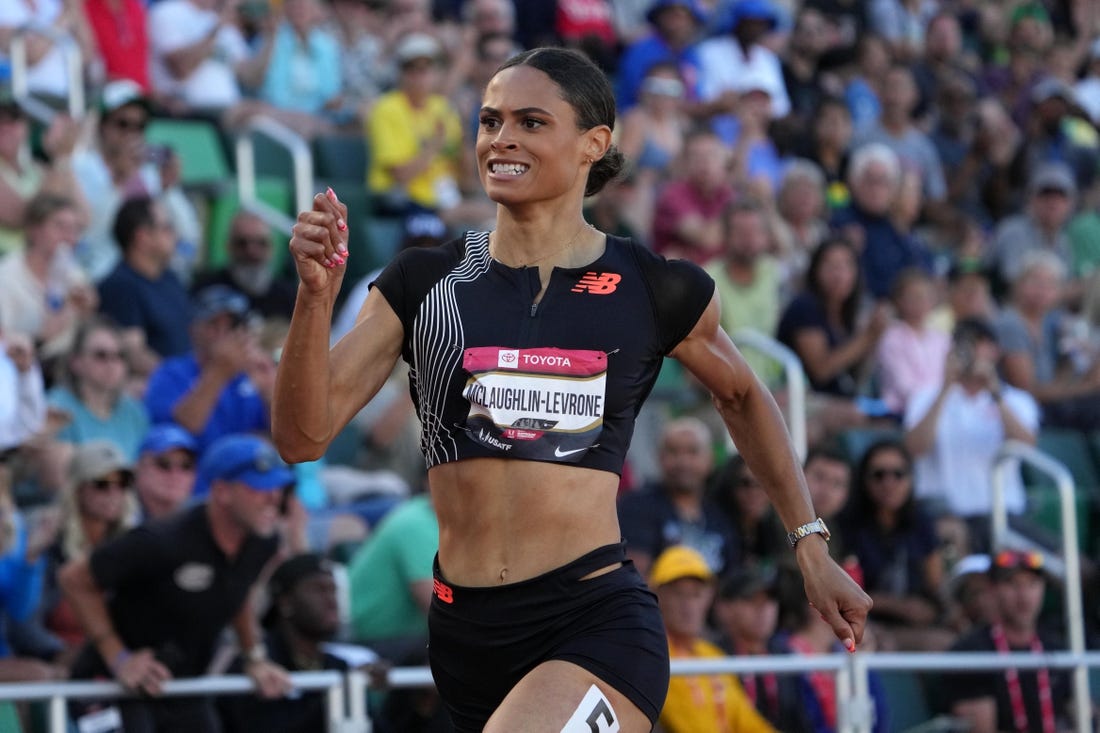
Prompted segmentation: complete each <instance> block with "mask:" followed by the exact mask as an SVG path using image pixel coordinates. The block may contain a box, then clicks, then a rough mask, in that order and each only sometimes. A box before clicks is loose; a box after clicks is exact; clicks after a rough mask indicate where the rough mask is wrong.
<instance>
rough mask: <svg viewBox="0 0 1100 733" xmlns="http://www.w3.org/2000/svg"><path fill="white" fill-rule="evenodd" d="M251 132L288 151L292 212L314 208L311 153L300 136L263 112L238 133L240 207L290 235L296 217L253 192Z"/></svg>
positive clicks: (253, 153) (254, 165)
mask: <svg viewBox="0 0 1100 733" xmlns="http://www.w3.org/2000/svg"><path fill="white" fill-rule="evenodd" d="M253 135H262V136H264V137H266V138H268V139H270V140H272V141H274V142H275V143H277V144H278V145H280V146H281V147H283V148H286V150H287V152H288V153H289V154H290V160H291V166H292V178H293V181H292V186H293V189H292V190H293V198H292V200H293V203H294V210H295V211H305V210H307V209H310V208H312V207H313V193H314V192H313V152H312V151H311V150H310V148H309V143H308V142H306V139H305V138H303V137H302V136H301V135H299V134H298V133H296V132H294V130H292V129H290V128H289V127H287V126H286V125H284V124H282V123H280V122H278V121H276V120H274V119H272V118H270V117H264V116H262V115H260V116H256V117H253V118H252V119H250V120H249V121H248V122H247V123H246V125H245V128H244V129H243V130H242V131H241V132H240V134H238V135H237V141H236V147H235V153H236V163H237V191H238V193H239V195H240V201H241V207H242V208H244V209H247V210H249V211H251V212H252V213H254V214H256V215H257V216H259V217H260V218H261V219H263V220H264V221H265V222H266V223H267V224H268V226H271V227H274V228H276V229H278V230H280V231H281V232H283V233H284V234H290V230H291V228H292V227H293V226H294V222H295V220H296V218H295V217H292V216H289V215H287V214H286V212H283V211H280V210H279V209H277V208H275V207H274V206H271V205H270V204H268V203H267V202H266V201H263V200H261V199H260V197H259V195H258V194H257V192H256V148H255V144H254V143H253V140H252V137H253Z"/></svg>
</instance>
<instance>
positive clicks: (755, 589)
mask: <svg viewBox="0 0 1100 733" xmlns="http://www.w3.org/2000/svg"><path fill="white" fill-rule="evenodd" d="M776 580H777V578H776V574H775V570H774V569H773V568H770V567H767V566H762V565H759V564H753V565H745V566H743V567H739V568H734V569H733V570H731V571H730V572H728V573H726V574H725V575H723V576H722V579H721V581H719V585H718V597H719V598H722V599H725V600H727V601H736V600H744V599H746V598H752V597H753V596H755V595H756V594H757V593H760V592H766V593H767V594H768V595H770V596H772V597H773V598H774V597H775V594H776Z"/></svg>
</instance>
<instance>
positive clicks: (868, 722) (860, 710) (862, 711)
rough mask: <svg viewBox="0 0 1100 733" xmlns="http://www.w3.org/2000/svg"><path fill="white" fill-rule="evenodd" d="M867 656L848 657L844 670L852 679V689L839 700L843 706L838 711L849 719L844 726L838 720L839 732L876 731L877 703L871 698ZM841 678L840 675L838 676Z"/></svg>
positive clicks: (864, 654)
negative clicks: (841, 711)
mask: <svg viewBox="0 0 1100 733" xmlns="http://www.w3.org/2000/svg"><path fill="white" fill-rule="evenodd" d="M866 658H867V654H866V653H864V652H857V653H855V654H850V655H849V656H848V664H847V665H846V666H845V667H844V668H842V671H843V673H844V674H845V675H847V676H848V677H850V682H849V685H850V688H849V689H848V690H847V691H846V693H845V696H844V697H838V698H837V700H839V701H842V702H843V704H842V705H840V706H838V710H843V711H844V712H845V713H846V715H847V717H848V719H847V721H846V722H845V724H844V725H842V724H841V720H840V718H837V730H838V731H842V730H843V731H851V733H872V731H874V729H875V714H876V713H875V702H874V700H873V699H872V698H871V670H870V669H869V668H868V666H867V659H866ZM837 677H838V678H839V677H840V674H838V675H837ZM838 714H839V713H838Z"/></svg>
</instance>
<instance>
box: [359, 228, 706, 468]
mask: <svg viewBox="0 0 1100 733" xmlns="http://www.w3.org/2000/svg"><path fill="white" fill-rule="evenodd" d="M372 286H373V287H377V288H378V289H379V290H380V291H381V292H382V295H383V296H384V297H385V298H386V300H387V302H389V304H390V306H391V307H392V308H393V310H394V312H395V313H396V314H397V315H398V317H399V318H400V319H401V323H402V325H403V326H404V329H405V337H404V344H403V346H402V356H403V357H404V359H405V361H406V362H408V364H409V366H410V369H409V389H410V392H411V393H412V398H413V402H414V403H415V404H416V409H417V414H418V415H419V417H420V421H421V425H422V433H421V448H422V449H423V451H424V457H425V459H426V460H427V464H428V466H429V467H431V466H435V465H438V464H440V463H447V462H449V461H457V460H461V459H463V458H475V457H486V456H491V457H504V456H507V457H514V458H520V459H525V460H535V461H552V462H558V463H572V464H576V465H578V466H584V467H587V468H595V469H600V470H605V471H611V472H614V473H621V471H622V466H623V461H624V460H625V458H626V451H627V447H628V446H629V444H630V436H631V434H632V433H633V432H634V420H635V418H636V417H637V415H638V410H639V409H640V408H641V405H642V402H643V401H644V400H645V398H646V397H647V396H648V395H649V391H650V390H651V389H652V388H653V383H654V381H656V379H657V373H658V371H659V370H660V367H661V361H662V359H663V358H664V356H665V355H667V354H668V353H669V352H670V351H672V350H673V349H674V348H675V347H676V345H677V344H678V343H680V341H681V340H682V339H683V338H684V337H685V336H687V335H688V334H689V333H690V332H691V329H692V328H693V327H694V326H695V324H696V322H697V321H698V320H699V317H700V316H701V315H702V314H703V311H704V310H705V309H706V307H707V304H708V303H709V302H710V299H711V296H712V294H713V292H714V281H713V280H711V279H710V276H708V275H707V274H706V273H704V272H703V271H702V270H701V269H700V268H699V267H697V266H695V265H694V264H691V263H689V262H686V261H683V260H666V259H664V258H663V257H659V256H657V255H655V254H653V253H651V252H650V251H649V250H647V249H645V248H644V247H641V246H639V245H636V244H634V243H633V242H631V241H630V240H627V239H622V238H619V237H613V236H608V237H607V247H606V249H605V251H604V253H603V255H601V256H600V258H599V259H597V260H596V261H595V262H593V263H591V264H590V265H587V266H585V267H581V268H576V269H563V268H555V269H554V271H553V273H552V274H551V276H550V284H549V286H548V287H547V289H546V292H545V293H544V294H543V297H542V300H541V301H539V303H538V304H537V305H536V304H535V302H534V300H535V296H536V295H537V293H538V292H539V289H540V283H539V271H538V268H537V267H526V268H511V267H508V266H506V265H503V264H501V263H500V262H497V261H496V260H493V259H492V258H491V257H490V256H489V234H488V232H469V233H467V234H466V236H465V237H464V238H462V239H455V240H453V241H451V242H448V243H447V244H444V245H441V246H439V247H435V248H430V249H410V250H406V251H404V252H401V253H400V254H399V255H398V256H397V257H396V258H395V259H394V261H393V262H391V263H390V265H389V266H388V267H386V269H385V270H384V271H383V272H382V273H381V274H380V275H379V276H378V279H377V280H375V281H374V283H372Z"/></svg>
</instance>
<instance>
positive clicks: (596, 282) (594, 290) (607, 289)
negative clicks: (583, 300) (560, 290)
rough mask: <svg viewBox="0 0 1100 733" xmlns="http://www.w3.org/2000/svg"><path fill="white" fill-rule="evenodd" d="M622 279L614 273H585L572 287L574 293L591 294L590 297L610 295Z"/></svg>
mask: <svg viewBox="0 0 1100 733" xmlns="http://www.w3.org/2000/svg"><path fill="white" fill-rule="evenodd" d="M622 279H623V276H622V275H619V274H617V273H614V272H586V273H584V277H582V278H581V279H580V280H578V281H577V284H576V285H574V286H573V292H574V293H591V294H592V295H611V294H612V293H614V292H615V286H616V285H618V284H619V281H620V280H622Z"/></svg>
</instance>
